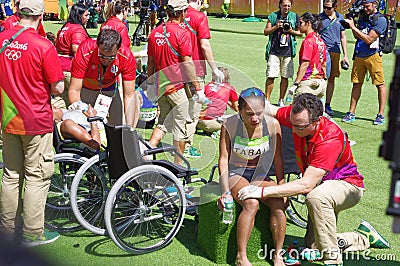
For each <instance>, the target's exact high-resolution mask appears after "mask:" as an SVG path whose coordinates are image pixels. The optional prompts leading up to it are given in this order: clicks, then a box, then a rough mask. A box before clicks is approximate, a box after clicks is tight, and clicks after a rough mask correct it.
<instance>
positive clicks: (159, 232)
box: [70, 124, 206, 254]
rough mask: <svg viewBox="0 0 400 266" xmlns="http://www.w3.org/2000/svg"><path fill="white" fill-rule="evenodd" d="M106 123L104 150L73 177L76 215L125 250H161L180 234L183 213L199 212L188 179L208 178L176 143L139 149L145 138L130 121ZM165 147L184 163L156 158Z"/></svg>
mask: <svg viewBox="0 0 400 266" xmlns="http://www.w3.org/2000/svg"><path fill="white" fill-rule="evenodd" d="M104 126H105V131H106V136H107V147H106V150H105V151H104V152H101V153H99V154H96V155H94V156H93V157H91V158H90V159H88V160H86V162H85V163H84V164H83V165H82V166H81V167H80V168H79V170H78V171H77V173H76V175H75V178H74V180H73V181H72V185H71V195H70V199H71V207H72V210H73V212H74V214H75V217H76V219H77V220H78V221H79V223H80V224H81V225H82V226H83V227H84V228H86V229H87V230H89V231H91V232H92V233H95V234H97V235H109V236H110V237H111V238H112V240H113V241H114V242H115V243H116V245H117V246H118V247H120V248H121V249H123V250H124V251H127V252H130V253H133V254H143V253H148V252H152V251H155V250H158V249H161V248H163V247H164V246H166V245H168V244H169V243H170V242H171V241H172V239H173V238H174V237H175V235H176V234H177V233H178V231H179V229H180V227H181V225H182V222H183V219H184V215H185V214H189V215H193V216H196V215H197V213H196V205H197V202H198V201H199V199H198V198H196V197H191V196H190V195H189V193H190V189H189V187H187V184H190V183H193V182H202V183H206V180H205V179H201V178H197V179H194V178H192V176H194V175H197V174H198V173H197V171H194V170H191V168H190V163H189V162H188V161H187V160H186V158H184V157H183V156H182V155H181V154H179V153H176V149H175V147H162V148H154V149H151V148H149V147H147V148H148V149H147V150H145V151H144V152H141V151H140V147H139V146H140V143H144V142H143V141H142V140H141V138H140V136H139V135H138V134H137V132H136V131H135V130H133V129H131V128H130V126H127V125H122V126H110V125H108V124H104ZM165 152H171V153H175V154H177V155H178V156H179V157H180V158H181V159H182V160H183V161H184V165H186V167H183V166H180V165H176V164H173V163H171V162H170V161H167V160H157V159H156V155H157V154H159V153H165ZM149 156H150V157H151V156H152V160H149V159H147V158H148V157H149ZM145 157H146V159H145Z"/></svg>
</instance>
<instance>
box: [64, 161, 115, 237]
mask: <svg viewBox="0 0 400 266" xmlns="http://www.w3.org/2000/svg"><path fill="white" fill-rule="evenodd" d="M99 162H100V160H99V155H95V156H93V157H92V158H90V159H88V160H87V161H86V162H85V164H83V165H82V167H81V168H79V170H78V172H77V173H76V176H75V178H74V180H73V182H72V185H71V207H72V210H73V212H74V214H75V217H76V219H77V220H78V221H79V223H80V224H81V225H82V226H83V227H84V228H86V229H87V230H89V231H90V232H92V233H94V234H97V235H105V234H106V232H105V225H104V218H103V212H104V205H105V201H106V198H107V191H108V188H107V180H106V178H105V173H104V171H105V170H104V169H103V168H102V167H100V164H99Z"/></svg>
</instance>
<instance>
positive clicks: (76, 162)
mask: <svg viewBox="0 0 400 266" xmlns="http://www.w3.org/2000/svg"><path fill="white" fill-rule="evenodd" d="M53 146H54V149H55V152H56V154H55V156H54V163H55V166H54V174H53V175H52V176H51V178H50V188H49V192H48V194H47V200H46V205H45V227H46V228H47V229H49V230H53V231H58V232H74V231H77V230H79V229H81V228H82V226H81V225H80V223H79V222H78V220H77V219H76V218H75V215H74V214H73V212H72V209H71V205H70V191H71V184H72V180H73V178H74V177H75V174H76V172H77V171H78V169H79V168H80V167H81V166H82V165H83V164H84V163H85V162H86V160H87V159H88V158H90V157H92V156H94V155H95V152H94V151H92V150H90V149H89V148H87V147H81V146H80V143H79V142H78V141H77V140H75V139H62V138H61V136H60V133H59V132H58V128H57V125H56V123H54V133H53Z"/></svg>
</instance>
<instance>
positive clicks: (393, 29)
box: [372, 13, 397, 54]
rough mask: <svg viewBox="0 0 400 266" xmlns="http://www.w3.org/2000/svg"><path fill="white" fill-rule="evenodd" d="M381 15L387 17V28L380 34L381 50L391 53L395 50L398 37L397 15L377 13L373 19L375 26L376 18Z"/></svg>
mask: <svg viewBox="0 0 400 266" xmlns="http://www.w3.org/2000/svg"><path fill="white" fill-rule="evenodd" d="M379 17H384V18H385V19H386V24H387V27H386V30H385V31H384V32H383V33H382V34H381V35H379V51H380V52H383V53H384V54H390V53H391V52H393V50H394V46H395V44H396V37H397V23H396V17H395V15H390V14H385V15H382V14H380V13H379V14H377V15H375V16H374V17H373V19H372V25H373V26H374V25H375V23H376V20H377V19H378V18H379Z"/></svg>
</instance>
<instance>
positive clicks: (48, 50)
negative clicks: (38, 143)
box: [0, 25, 64, 135]
mask: <svg viewBox="0 0 400 266" xmlns="http://www.w3.org/2000/svg"><path fill="white" fill-rule="evenodd" d="M20 29H22V27H21V26H19V25H16V26H15V27H13V28H12V29H10V30H5V31H3V32H1V33H0V44H3V43H4V42H5V41H6V40H8V39H10V38H11V37H12V36H13V35H14V34H15V33H16V32H17V31H19V30H20ZM0 69H1V71H2V74H1V75H2V78H0V90H1V95H2V97H1V115H2V129H3V131H4V132H7V133H9V134H17V135H39V134H46V133H50V132H53V112H52V110H51V106H50V91H51V89H50V84H52V83H55V82H57V81H60V80H63V79H64V75H63V72H62V70H61V65H60V62H59V61H58V57H57V52H56V49H55V48H54V46H53V44H52V43H51V42H50V41H49V40H47V39H45V38H43V37H41V36H40V35H38V34H37V32H36V31H35V30H34V29H32V28H28V29H27V30H25V31H24V32H23V33H21V34H20V35H19V36H18V37H17V38H16V39H15V40H14V41H13V42H12V43H11V44H9V45H8V46H7V48H6V49H5V50H4V52H3V53H2V54H1V55H0Z"/></svg>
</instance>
